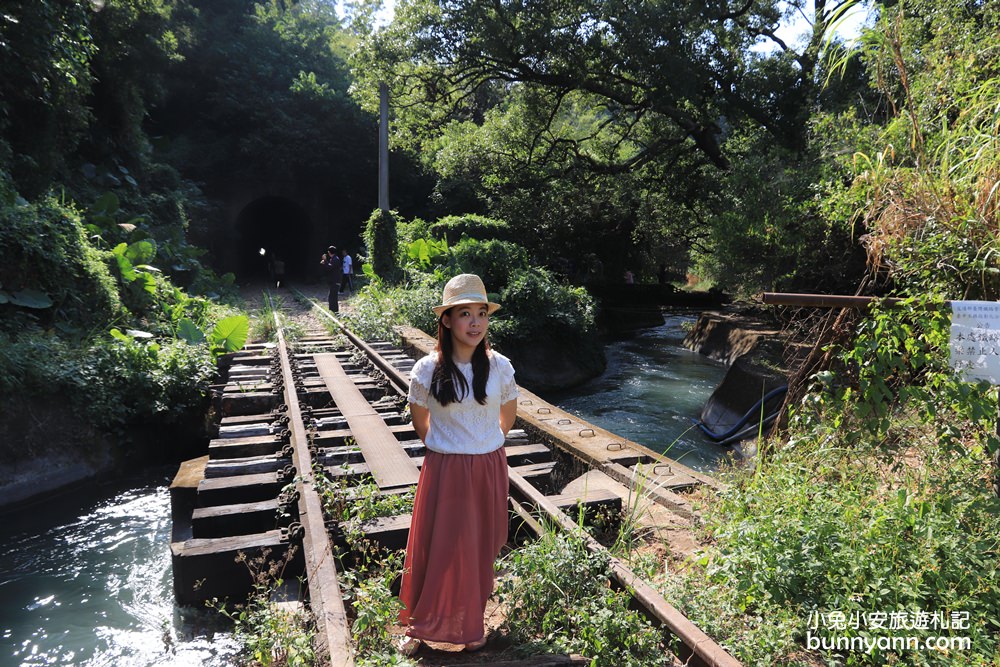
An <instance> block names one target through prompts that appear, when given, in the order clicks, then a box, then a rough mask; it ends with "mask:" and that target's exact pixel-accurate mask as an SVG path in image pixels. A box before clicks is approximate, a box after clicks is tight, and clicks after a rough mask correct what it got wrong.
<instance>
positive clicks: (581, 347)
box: [490, 269, 600, 356]
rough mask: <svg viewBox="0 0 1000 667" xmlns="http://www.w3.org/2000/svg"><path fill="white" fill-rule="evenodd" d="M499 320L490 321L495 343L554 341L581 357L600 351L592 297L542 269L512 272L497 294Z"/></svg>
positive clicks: (580, 288) (583, 290)
mask: <svg viewBox="0 0 1000 667" xmlns="http://www.w3.org/2000/svg"><path fill="white" fill-rule="evenodd" d="M500 303H501V305H502V306H503V311H502V313H503V315H504V317H503V318H502V319H500V318H498V319H497V320H496V321H495V322H491V323H490V330H491V335H492V336H493V337H494V338H495V339H496V341H497V343H498V344H501V345H502V344H505V343H511V344H513V343H519V344H528V345H530V344H532V342H533V341H539V340H557V341H561V345H562V346H565V347H569V348H572V349H574V350H578V351H579V353H580V355H581V356H585V355H587V354H597V353H599V352H600V342H599V341H598V340H597V336H596V329H595V327H594V312H595V304H594V299H593V297H591V296H590V294H588V293H587V291H586V290H585V289H583V288H582V287H568V286H566V285H563V284H561V283H559V282H558V281H557V280H556V279H555V278H554V276H553V275H552V274H551V273H549V272H548V271H546V270H545V269H528V270H522V271H518V272H515V273H513V274H512V275H511V276H510V281H509V282H508V283H507V286H506V287H505V288H504V289H503V290H502V291H501V293H500Z"/></svg>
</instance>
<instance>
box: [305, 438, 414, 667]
mask: <svg viewBox="0 0 1000 667" xmlns="http://www.w3.org/2000/svg"><path fill="white" fill-rule="evenodd" d="M346 444H351V442H350V441H348V442H347V443H346ZM315 484H316V488H317V490H318V491H319V493H320V498H321V501H322V503H323V513H324V516H325V517H326V518H327V520H328V521H331V522H335V523H336V526H337V530H338V531H340V532H341V533H342V534H343V535H344V539H345V541H346V544H347V547H348V549H349V550H350V552H351V563H352V566H351V567H350V569H347V570H344V571H341V572H340V578H341V582H342V584H341V586H342V588H341V590H342V591H343V592H344V593H345V598H346V599H347V600H349V601H350V604H351V608H352V610H353V612H354V619H353V621H352V623H351V635H352V638H353V639H354V643H355V647H356V649H357V651H358V658H359V664H361V665H372V666H375V665H409V664H412V663H411V662H410V661H408V660H406V659H405V658H403V657H402V656H400V655H399V654H398V653H397V652H396V650H395V647H394V645H393V640H392V635H391V634H390V632H389V629H390V628H391V627H392V626H393V625H395V624H396V623H397V622H398V619H399V612H400V611H401V610H402V609H403V605H402V602H401V601H400V600H399V598H398V597H396V596H395V595H393V593H392V584H393V582H394V581H395V580H396V579H397V578H398V577H400V576H401V575H402V570H403V557H404V553H403V552H402V551H392V552H389V551H386V550H384V549H381V548H378V547H377V546H375V545H374V544H372V543H371V542H370V541H369V540H368V539H367V538H365V537H364V531H363V529H362V526H361V524H362V522H364V521H370V520H372V519H376V518H379V517H386V516H395V515H399V514H403V513H408V512H412V511H413V491H407V492H406V493H401V494H395V493H383V492H382V491H381V490H380V489H379V487H378V484H375V483H374V482H373V481H363V482H362V483H360V484H357V485H354V486H348V485H347V483H346V482H344V481H343V480H342V479H341V480H337V481H334V480H331V479H330V478H329V477H327V476H326V475H325V474H324V473H323V472H322V471H321V470H318V471H317V474H316V482H315ZM344 555H346V554H342V556H344Z"/></svg>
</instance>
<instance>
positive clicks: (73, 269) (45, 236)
mask: <svg viewBox="0 0 1000 667" xmlns="http://www.w3.org/2000/svg"><path fill="white" fill-rule="evenodd" d="M0 257H2V258H3V261H2V262H0V290H2V292H0V294H7V295H11V296H12V295H14V294H16V293H19V292H20V293H23V291H24V290H31V292H29V294H30V293H37V295H38V296H39V298H41V297H42V296H44V297H46V298H47V299H48V300H51V307H37V306H36V307H34V308H32V309H31V312H32V313H33V314H35V315H37V316H38V317H39V318H41V320H42V321H43V322H47V323H51V322H52V321H53V320H54V319H55V318H56V317H57V316H59V317H61V318H62V319H64V320H74V321H76V322H79V323H80V324H81V325H83V326H92V325H94V324H96V323H98V322H101V321H107V320H111V319H113V318H115V317H116V316H118V314H119V313H120V311H121V301H120V299H119V297H118V292H117V289H116V286H115V281H114V279H113V278H112V275H111V273H110V271H109V266H108V264H109V262H110V261H111V258H110V255H109V253H107V252H102V251H99V250H97V249H96V248H94V247H93V246H92V245H91V244H90V243H88V242H87V240H86V236H85V232H84V228H83V224H82V221H81V219H80V214H79V212H78V211H77V210H76V209H75V208H74V207H73V206H72V205H70V204H66V203H64V202H60V201H58V200H56V199H55V197H53V196H48V197H44V198H42V199H41V200H39V201H38V202H35V203H28V202H26V201H24V200H23V199H20V198H18V197H13V198H11V200H8V201H3V202H0ZM16 303H17V301H16V300H15V301H13V302H6V301H5V300H0V312H4V313H5V314H10V313H11V311H13V310H15V309H16V308H18V306H17V305H15V304H16ZM41 303H43V304H44V303H45V301H44V300H43V301H42V302H41ZM3 319H7V318H3Z"/></svg>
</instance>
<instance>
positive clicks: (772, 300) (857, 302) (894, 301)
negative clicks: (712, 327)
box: [760, 292, 951, 308]
mask: <svg viewBox="0 0 1000 667" xmlns="http://www.w3.org/2000/svg"><path fill="white" fill-rule="evenodd" d="M760 298H761V302H762V303H764V304H766V305H769V306H800V307H804V308H871V307H872V306H873V305H874V304H875V303H880V304H882V305H883V306H895V305H898V304H899V303H900V302H902V301H904V299H901V298H899V297H894V296H887V297H878V296H848V295H843V294H797V293H794V292H762V293H761V295H760ZM950 306H951V301H948V300H946V301H944V303H943V304H942V305H941V307H942V308H949V307H950Z"/></svg>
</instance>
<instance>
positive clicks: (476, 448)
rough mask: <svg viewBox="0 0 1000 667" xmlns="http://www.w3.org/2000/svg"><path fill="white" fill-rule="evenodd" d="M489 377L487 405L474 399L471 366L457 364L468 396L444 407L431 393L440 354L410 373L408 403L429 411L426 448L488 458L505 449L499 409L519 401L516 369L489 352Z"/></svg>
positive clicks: (499, 356)
mask: <svg viewBox="0 0 1000 667" xmlns="http://www.w3.org/2000/svg"><path fill="white" fill-rule="evenodd" d="M489 355H490V377H489V379H488V380H487V381H486V405H480V404H479V403H477V402H476V399H475V397H474V396H473V395H472V363H466V364H463V363H457V364H456V365H457V366H458V370H459V371H461V372H462V375H464V376H465V380H466V382H468V383H469V391H468V395H467V396H465V397H464V398H463V399H462V400H461V401H454V402H452V403H449V404H448V405H441V404H440V403H439V402H438V401H437V399H435V398H434V396H432V395H431V393H430V387H431V377H432V376H433V375H434V367H435V366H436V365H437V353H431V354H429V355H427V356H426V357H424V358H423V359H421V360H419V361H418V362H417V363H416V364H415V365H414V366H413V369H412V370H411V371H410V394H409V397H408V398H409V401H410V403H413V404H415V405H419V406H421V407H424V408H427V409H428V410H430V413H431V419H430V428H429V429H428V430H427V437H426V438H424V444H425V445H427V449H430V450H432V451H435V452H440V453H442V454H488V453H489V452H492V451H493V450H494V449H498V448H500V447H503V443H504V434H503V431H501V430H500V406H501V405H503V404H504V403H507V402H508V401H512V400H514V399H515V398H517V384H516V383H515V382H514V367H513V366H511V364H510V359H508V358H507V357H505V356H503V355H502V354H500V353H499V352H495V351H493V350H490V351H489Z"/></svg>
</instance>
